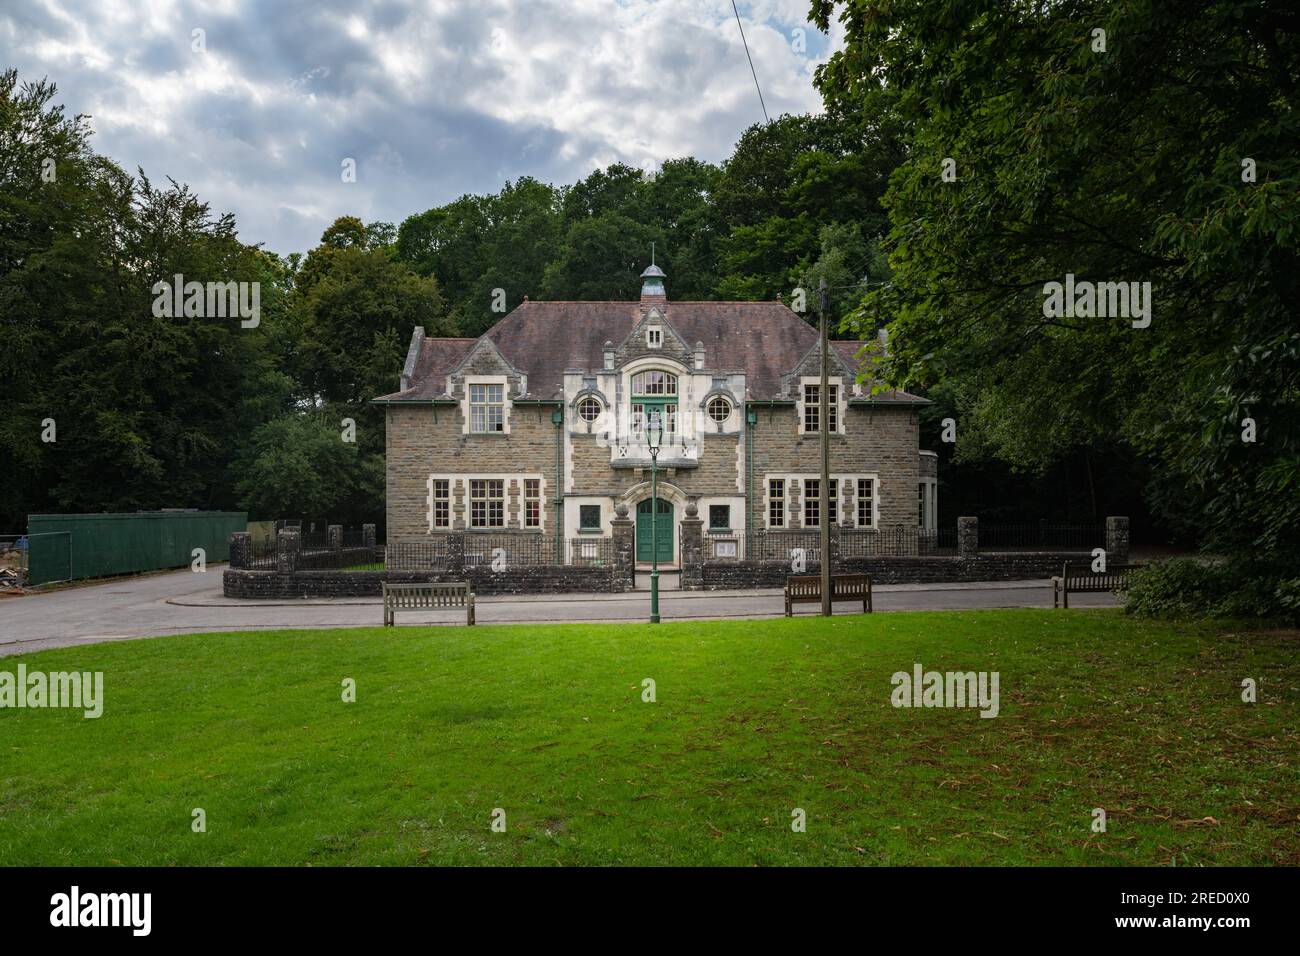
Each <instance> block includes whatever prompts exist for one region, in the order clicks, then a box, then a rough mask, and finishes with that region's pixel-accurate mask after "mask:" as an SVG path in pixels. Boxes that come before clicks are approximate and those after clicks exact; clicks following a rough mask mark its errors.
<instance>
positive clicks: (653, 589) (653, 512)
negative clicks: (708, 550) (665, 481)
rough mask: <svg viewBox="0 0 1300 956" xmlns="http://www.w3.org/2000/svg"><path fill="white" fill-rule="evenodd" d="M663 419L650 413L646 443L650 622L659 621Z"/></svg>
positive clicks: (653, 412) (656, 622) (655, 413)
mask: <svg viewBox="0 0 1300 956" xmlns="http://www.w3.org/2000/svg"><path fill="white" fill-rule="evenodd" d="M663 427H664V426H663V419H662V418H661V416H660V413H659V411H658V410H655V411H652V412H651V413H650V420H649V422H648V423H647V425H646V445H647V446H648V447H649V449H650V623H651V624H658V623H659V529H658V527H657V525H656V522H657V521H658V519H659V443H660V442H661V441H662V440H663Z"/></svg>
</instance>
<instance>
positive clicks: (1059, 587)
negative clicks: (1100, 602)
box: [1052, 564, 1137, 608]
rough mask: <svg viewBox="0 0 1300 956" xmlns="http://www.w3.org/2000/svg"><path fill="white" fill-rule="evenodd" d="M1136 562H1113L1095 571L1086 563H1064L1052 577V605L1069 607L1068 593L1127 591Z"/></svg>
mask: <svg viewBox="0 0 1300 956" xmlns="http://www.w3.org/2000/svg"><path fill="white" fill-rule="evenodd" d="M1135 567H1137V565H1136V564H1113V565H1111V566H1110V567H1108V568H1106V570H1105V571H1101V572H1097V571H1093V570H1092V566H1091V565H1087V564H1066V565H1063V566H1062V567H1061V573H1060V574H1059V575H1058V576H1056V577H1053V578H1052V607H1062V606H1064V607H1067V608H1068V607H1069V606H1070V594H1071V592H1073V593H1075V594H1087V593H1091V592H1098V591H1127V590H1128V579H1129V575H1130V574H1132V572H1133V569H1134V568H1135Z"/></svg>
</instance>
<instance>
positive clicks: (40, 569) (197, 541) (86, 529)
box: [27, 511, 248, 584]
mask: <svg viewBox="0 0 1300 956" xmlns="http://www.w3.org/2000/svg"><path fill="white" fill-rule="evenodd" d="M247 523H248V514H247V513H246V512H242V511H142V512H137V513H135V514H98V515H29V516H28V518H27V535H28V539H29V540H30V546H31V551H30V552H29V560H28V578H29V580H30V582H31V583H32V584H44V583H46V582H49V581H71V580H77V579H79V578H98V577H104V576H106V575H110V574H128V573H130V572H133V571H154V570H158V569H160V568H180V567H185V566H187V565H189V564H190V562H191V561H193V560H194V549H195V548H202V549H203V551H204V556H205V559H206V560H207V561H210V562H211V561H225V560H227V559H228V558H229V557H230V543H229V535H230V534H231V532H234V531H243V530H244V527H245V525H247Z"/></svg>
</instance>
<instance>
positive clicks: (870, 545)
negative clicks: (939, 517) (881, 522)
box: [840, 527, 957, 558]
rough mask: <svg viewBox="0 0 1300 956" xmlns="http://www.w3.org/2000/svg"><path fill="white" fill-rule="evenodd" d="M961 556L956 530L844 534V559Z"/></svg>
mask: <svg viewBox="0 0 1300 956" xmlns="http://www.w3.org/2000/svg"><path fill="white" fill-rule="evenodd" d="M956 553H957V529H956V528H903V527H898V528H882V529H880V530H878V531H873V530H867V529H862V530H856V529H855V530H841V531H840V557H841V558H915V557H925V556H927V555H937V556H946V555H954V554H956Z"/></svg>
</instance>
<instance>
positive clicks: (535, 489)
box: [524, 478, 542, 528]
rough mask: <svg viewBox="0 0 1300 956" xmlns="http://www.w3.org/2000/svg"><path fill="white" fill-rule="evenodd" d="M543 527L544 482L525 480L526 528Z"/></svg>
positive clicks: (533, 479)
mask: <svg viewBox="0 0 1300 956" xmlns="http://www.w3.org/2000/svg"><path fill="white" fill-rule="evenodd" d="M541 526H542V482H541V479H538V478H525V479H524V527H525V528H540V527H541Z"/></svg>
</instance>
